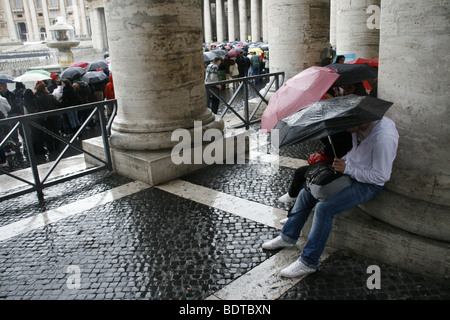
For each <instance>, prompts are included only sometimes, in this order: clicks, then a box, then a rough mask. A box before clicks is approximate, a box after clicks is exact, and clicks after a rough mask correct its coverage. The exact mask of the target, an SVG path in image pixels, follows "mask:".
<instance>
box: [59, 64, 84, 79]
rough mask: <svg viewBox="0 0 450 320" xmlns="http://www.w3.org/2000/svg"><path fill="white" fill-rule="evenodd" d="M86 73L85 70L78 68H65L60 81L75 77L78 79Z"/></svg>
mask: <svg viewBox="0 0 450 320" xmlns="http://www.w3.org/2000/svg"><path fill="white" fill-rule="evenodd" d="M85 73H86V70H85V69H83V68H80V67H72V68H67V69H66V70H64V71H63V72H62V73H61V76H60V78H61V79H73V78H74V77H76V76H77V75H79V76H80V77H81V76H83V75H84V74H85Z"/></svg>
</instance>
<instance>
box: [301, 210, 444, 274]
mask: <svg viewBox="0 0 450 320" xmlns="http://www.w3.org/2000/svg"><path fill="white" fill-rule="evenodd" d="M311 223H312V219H311V218H310V219H308V222H307V224H306V225H305V227H304V230H303V231H302V236H304V237H307V236H308V234H309V231H310V228H311ZM327 245H329V246H331V247H333V248H337V249H345V250H352V251H354V252H355V253H357V254H360V255H363V256H366V257H370V258H373V259H376V260H379V261H381V262H383V263H386V264H392V265H394V266H396V267H398V268H401V269H404V270H408V271H410V272H415V273H419V274H422V275H424V276H427V277H431V278H435V279H440V280H442V278H448V277H449V274H450V262H449V257H450V246H449V244H448V243H447V242H441V241H437V240H432V239H429V238H425V237H420V236H417V235H414V234H411V233H409V232H407V231H404V230H402V229H399V228H397V227H394V226H391V225H389V224H387V223H384V222H382V221H380V220H377V219H375V218H373V217H371V216H370V215H369V214H367V213H366V212H364V211H363V210H362V209H360V208H358V207H356V208H353V209H350V210H347V211H344V212H343V213H341V214H339V215H337V216H336V218H335V219H334V226H333V230H332V232H331V235H330V238H329V239H328V243H327ZM381 271H382V270H381Z"/></svg>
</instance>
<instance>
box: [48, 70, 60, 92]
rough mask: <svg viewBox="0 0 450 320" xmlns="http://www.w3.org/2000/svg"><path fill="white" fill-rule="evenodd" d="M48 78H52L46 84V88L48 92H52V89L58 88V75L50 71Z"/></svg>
mask: <svg viewBox="0 0 450 320" xmlns="http://www.w3.org/2000/svg"><path fill="white" fill-rule="evenodd" d="M50 78H52V80H50V83H49V84H48V85H47V90H48V92H50V93H53V90H55V89H56V88H58V81H59V75H58V74H56V73H52V74H50Z"/></svg>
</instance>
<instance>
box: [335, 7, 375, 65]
mask: <svg viewBox="0 0 450 320" xmlns="http://www.w3.org/2000/svg"><path fill="white" fill-rule="evenodd" d="M336 6H337V7H336V10H337V16H336V47H337V48H336V49H337V50H336V53H337V54H346V53H355V54H356V56H357V57H358V58H365V59H373V58H378V55H379V53H378V48H379V40H380V30H379V29H378V28H373V27H374V26H373V25H371V26H370V28H373V29H369V27H368V25H367V21H368V20H369V21H373V20H372V19H374V17H372V16H373V15H374V14H375V15H376V17H377V18H378V19H379V15H377V14H376V13H373V12H372V11H370V12H369V13H367V9H368V8H369V7H370V6H377V7H378V8H379V6H380V0H339V1H336Z"/></svg>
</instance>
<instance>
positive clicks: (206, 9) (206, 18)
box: [203, 0, 212, 42]
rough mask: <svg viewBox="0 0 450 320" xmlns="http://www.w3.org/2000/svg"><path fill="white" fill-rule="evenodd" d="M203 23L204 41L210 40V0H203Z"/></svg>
mask: <svg viewBox="0 0 450 320" xmlns="http://www.w3.org/2000/svg"><path fill="white" fill-rule="evenodd" d="M203 25H204V30H205V42H211V41H212V27H211V4H210V0H203Z"/></svg>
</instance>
